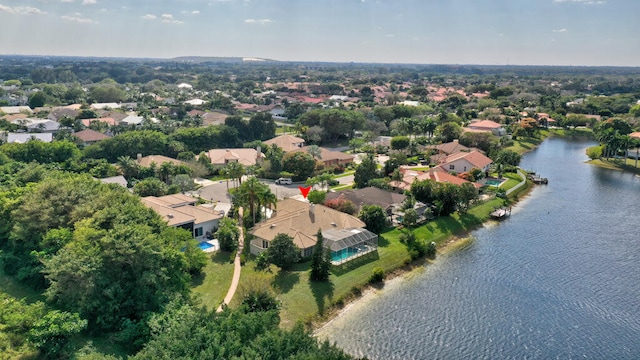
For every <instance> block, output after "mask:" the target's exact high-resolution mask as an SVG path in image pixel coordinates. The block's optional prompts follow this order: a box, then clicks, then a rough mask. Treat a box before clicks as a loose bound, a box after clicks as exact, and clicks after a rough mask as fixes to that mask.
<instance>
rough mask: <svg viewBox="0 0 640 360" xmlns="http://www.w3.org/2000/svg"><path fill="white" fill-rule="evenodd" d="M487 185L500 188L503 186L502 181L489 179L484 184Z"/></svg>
mask: <svg viewBox="0 0 640 360" xmlns="http://www.w3.org/2000/svg"><path fill="white" fill-rule="evenodd" d="M484 184H485V185H489V186H500V184H502V180H498V179H487V180H485V182H484Z"/></svg>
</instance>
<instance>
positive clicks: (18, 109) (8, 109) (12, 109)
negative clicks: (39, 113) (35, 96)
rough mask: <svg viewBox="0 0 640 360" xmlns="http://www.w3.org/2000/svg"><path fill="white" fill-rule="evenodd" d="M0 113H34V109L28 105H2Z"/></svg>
mask: <svg viewBox="0 0 640 360" xmlns="http://www.w3.org/2000/svg"><path fill="white" fill-rule="evenodd" d="M0 113H4V114H7V115H11V114H20V113H26V114H33V110H31V108H30V107H28V106H0Z"/></svg>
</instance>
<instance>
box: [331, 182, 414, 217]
mask: <svg viewBox="0 0 640 360" xmlns="http://www.w3.org/2000/svg"><path fill="white" fill-rule="evenodd" d="M338 198H345V199H347V200H350V201H351V202H353V203H354V204H355V205H356V207H358V211H360V210H362V206H363V205H378V206H380V207H381V208H383V209H384V210H385V211H386V212H387V214H391V211H392V210H393V209H394V208H397V207H399V206H400V205H401V204H402V203H403V202H404V201H405V199H406V198H407V197H406V196H404V195H402V194H398V193H395V192H391V191H386V190H382V189H379V188H376V187H371V186H370V187H366V188H363V189H355V190H352V189H348V190H340V191H335V192H328V193H327V198H326V199H327V200H333V199H338Z"/></svg>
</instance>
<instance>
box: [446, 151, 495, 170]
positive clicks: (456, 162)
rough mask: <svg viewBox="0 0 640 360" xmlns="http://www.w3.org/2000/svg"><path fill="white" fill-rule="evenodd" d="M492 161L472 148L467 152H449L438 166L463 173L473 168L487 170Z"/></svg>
mask: <svg viewBox="0 0 640 360" xmlns="http://www.w3.org/2000/svg"><path fill="white" fill-rule="evenodd" d="M492 163H493V160H491V159H490V158H488V157H486V156H485V155H483V154H482V153H481V152H480V151H477V150H474V151H471V152H468V153H467V152H459V153H456V154H451V155H449V156H447V157H446V158H444V159H443V160H442V162H441V164H440V167H441V168H442V169H444V170H445V171H449V172H452V171H455V172H456V173H464V172H467V171H470V170H471V169H473V168H478V169H480V170H482V171H488V170H489V166H491V164H492Z"/></svg>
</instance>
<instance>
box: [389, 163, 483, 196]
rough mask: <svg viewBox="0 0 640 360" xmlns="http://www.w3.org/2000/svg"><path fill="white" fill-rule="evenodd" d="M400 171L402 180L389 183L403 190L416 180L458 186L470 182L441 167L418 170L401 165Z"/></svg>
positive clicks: (479, 185) (476, 185)
mask: <svg viewBox="0 0 640 360" xmlns="http://www.w3.org/2000/svg"><path fill="white" fill-rule="evenodd" d="M400 173H401V174H402V180H400V181H397V180H394V181H391V182H390V183H389V185H390V186H391V187H393V188H394V189H398V190H403V191H404V190H409V189H411V184H413V182H414V181H416V180H419V181H422V180H433V181H435V182H439V183H450V184H454V185H458V186H460V185H462V184H464V183H467V182H469V181H467V180H465V179H462V178H459V177H457V176H454V175H451V174H449V173H448V172H446V171H445V170H443V169H442V168H439V167H435V168H432V169H429V171H418V170H413V169H409V168H406V167H404V166H403V167H400ZM472 184H473V186H475V187H476V188H478V189H479V188H481V187H482V185H481V184H479V183H475V182H472Z"/></svg>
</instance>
